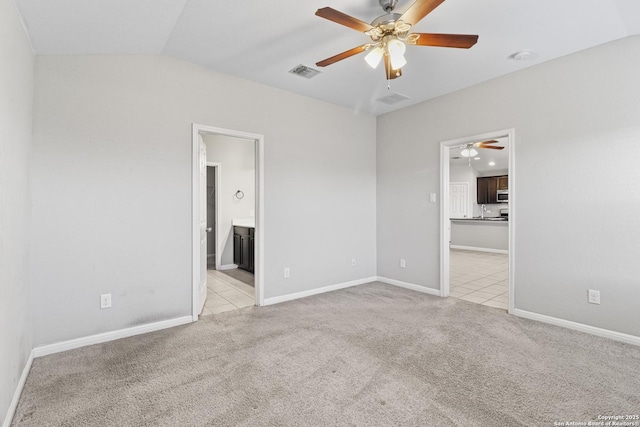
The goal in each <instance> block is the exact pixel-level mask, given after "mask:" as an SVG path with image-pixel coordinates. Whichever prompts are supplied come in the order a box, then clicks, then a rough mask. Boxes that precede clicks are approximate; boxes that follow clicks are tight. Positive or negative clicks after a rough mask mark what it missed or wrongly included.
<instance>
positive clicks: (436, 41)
mask: <svg viewBox="0 0 640 427" xmlns="http://www.w3.org/2000/svg"><path fill="white" fill-rule="evenodd" d="M412 35H418V36H420V37H418V39H417V40H416V41H415V43H413V44H415V45H417V46H439V47H457V48H461V49H469V48H470V47H471V46H473V45H474V44H476V42H477V41H478V36H476V35H471V34H433V33H413V34H412Z"/></svg>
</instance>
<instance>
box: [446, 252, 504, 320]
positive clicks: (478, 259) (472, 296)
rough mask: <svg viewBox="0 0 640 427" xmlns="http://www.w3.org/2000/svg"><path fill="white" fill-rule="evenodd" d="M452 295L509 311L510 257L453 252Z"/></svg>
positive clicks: (450, 288)
mask: <svg viewBox="0 0 640 427" xmlns="http://www.w3.org/2000/svg"><path fill="white" fill-rule="evenodd" d="M450 255H451V256H450V262H451V270H450V275H449V295H450V296H452V297H453V298H458V299H461V300H464V301H470V302H475V303H477V304H482V305H487V306H489V307H495V308H502V309H505V310H508V309H509V255H507V254H495V253H490V252H478V251H465V250H460V249H451V252H450Z"/></svg>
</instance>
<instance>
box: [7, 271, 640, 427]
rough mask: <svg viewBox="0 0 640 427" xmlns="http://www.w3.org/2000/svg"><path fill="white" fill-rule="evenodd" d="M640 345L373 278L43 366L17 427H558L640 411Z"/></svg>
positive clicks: (37, 367) (39, 362) (35, 370)
mask: <svg viewBox="0 0 640 427" xmlns="http://www.w3.org/2000/svg"><path fill="white" fill-rule="evenodd" d="M639 378H640V348H638V347H635V346H632V345H627V344H623V343H619V342H615V341H611V340H607V339H604V338H598V337H594V336H590V335H586V334H583V333H579V332H575V331H570V330H567V329H563V328H559V327H555V326H551V325H546V324H542V323H538V322H534V321H529V320H525V319H519V318H516V317H513V316H509V315H507V314H506V313H505V311H504V310H499V309H494V308H490V307H485V306H480V305H476V304H472V303H468V302H465V301H460V300H455V299H452V298H448V299H441V298H438V297H433V296H429V295H425V294H420V293H416V292H413V291H409V290H405V289H401V288H396V287H393V286H389V285H385V284H381V283H372V284H367V285H361V286H358V287H354V288H349V289H345V290H341V291H336V292H330V293H326V294H322V295H317V296H313V297H309V298H304V299H300V300H296V301H291V302H287V303H282V304H277V305H273V306H268V307H250V308H246V309H242V310H238V311H233V312H228V313H223V314H219V315H214V316H209V317H206V318H204V319H203V320H201V321H199V322H197V323H195V324H190V325H185V326H180V327H176V328H172V329H168V330H164V331H159V332H154V333H150V334H145V335H141V336H136V337H131V338H126V339H122V340H118V341H114V342H110V343H105V344H99V345H94V346H91V347H85V348H81V349H77V350H72V351H68V352H64V353H59V354H55V355H51V356H47V357H42V358H38V359H36V360H35V361H34V362H33V367H32V369H31V373H30V374H29V377H28V379H27V383H26V386H25V389H24V391H23V394H22V397H21V398H20V403H19V406H18V409H17V412H16V415H15V418H14V424H13V425H15V426H205V425H206V426H236V425H238V426H451V425H456V426H491V427H494V426H519V425H526V426H553V425H554V424H553V423H554V422H556V421H557V422H567V421H578V422H579V421H584V422H587V421H588V420H596V419H597V417H598V415H617V414H638V413H639V412H640V388H639V385H640V382H639Z"/></svg>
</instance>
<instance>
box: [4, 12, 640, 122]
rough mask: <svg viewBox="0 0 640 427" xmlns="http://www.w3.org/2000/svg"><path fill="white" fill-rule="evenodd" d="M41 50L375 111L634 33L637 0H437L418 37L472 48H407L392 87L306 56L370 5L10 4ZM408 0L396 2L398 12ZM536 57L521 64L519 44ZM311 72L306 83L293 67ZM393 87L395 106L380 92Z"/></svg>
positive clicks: (347, 35)
mask: <svg viewBox="0 0 640 427" xmlns="http://www.w3.org/2000/svg"><path fill="white" fill-rule="evenodd" d="M15 2H16V4H17V6H18V9H19V11H20V13H21V15H22V19H23V21H24V24H25V28H26V29H27V32H28V34H29V37H30V40H31V44H32V46H33V49H34V52H35V53H36V54H38V55H56V54H164V55H168V56H171V57H175V58H179V59H182V60H185V61H189V62H192V63H196V64H199V65H202V66H204V67H208V68H210V69H212V70H215V71H218V72H221V73H226V74H232V75H236V76H239V77H242V78H245V79H248V80H253V81H256V82H260V83H264V84H266V85H269V86H273V87H277V88H280V89H284V90H287V91H291V92H295V93H298V94H301V95H305V96H309V97H312V98H316V99H319V100H323V101H326V102H330V103H333V104H337V105H342V106H344V107H347V108H351V109H353V110H355V111H359V112H366V113H371V114H376V115H377V114H382V113H386V112H389V111H393V110H396V109H399V108H402V107H406V106H408V105H412V104H415V103H418V102H422V101H425V100H428V99H431V98H434V97H437V96H440V95H444V94H447V93H450V92H453V91H456V90H460V89H463V88H465V87H469V86H472V85H475V84H478V83H480V82H483V81H487V80H489V79H493V78H495V77H498V76H501V75H505V74H508V73H512V72H514V71H518V70H520V69H522V68H525V67H529V66H532V65H535V64H538V63H540V62H544V61H548V60H551V59H554V58H558V57H560V56H564V55H567V54H570V53H573V52H576V51H580V50H583V49H587V48H589V47H593V46H596V45H599V44H603V43H606V42H609V41H612V40H616V39H619V38H623V37H626V36H629V35H634V34H639V33H640V1H638V0H562V1H558V0H536V1H524V0H483V1H478V0H446V1H445V2H444V3H442V4H441V5H440V6H438V7H437V8H436V9H435V10H434V11H433V12H432V13H431V14H429V15H428V16H427V17H426V18H424V19H423V20H422V21H420V22H419V23H418V24H417V25H415V26H414V27H413V28H412V31H415V32H430V33H460V34H478V35H479V36H480V37H479V40H478V43H477V44H476V45H475V46H473V47H472V48H471V49H468V50H466V49H450V48H439V47H423V46H407V52H406V55H405V56H406V58H407V61H408V64H407V65H406V66H405V67H404V68H403V76H402V77H400V78H398V79H395V80H392V81H391V82H390V89H389V88H388V87H387V81H386V79H385V75H384V71H383V70H384V67H379V68H378V69H375V70H374V69H371V68H370V67H369V66H368V65H367V64H366V62H365V61H364V54H360V55H356V56H354V57H351V58H348V59H345V60H343V61H340V62H338V63H336V64H333V65H330V66H328V67H325V68H318V67H316V66H315V63H316V62H318V61H320V60H323V59H325V58H327V57H330V56H333V55H335V54H337V53H340V52H343V51H345V50H348V49H351V48H354V47H356V46H359V45H362V44H364V43H367V42H369V41H370V39H369V38H368V37H367V36H366V35H364V34H363V33H359V32H358V31H355V30H352V29H350V28H347V27H344V26H342V25H339V24H336V23H334V22H331V21H328V20H326V19H322V18H319V17H317V16H315V15H314V13H315V11H316V10H317V9H319V8H322V7H326V6H329V7H332V8H334V9H337V10H339V11H341V12H344V13H346V14H348V15H351V16H353V17H355V18H358V19H360V20H362V21H365V22H371V21H372V20H373V19H375V18H376V17H378V16H380V15H382V14H383V11H382V8H381V7H380V5H379V3H378V0H349V1H347V0H305V1H300V0H280V1H277V2H274V1H264V0H234V1H230V2H222V1H218V0H15ZM412 3H413V0H399V2H398V5H397V7H396V10H395V12H397V13H402V12H404V11H405V10H406V9H407V8H408V7H409V6H410V5H411V4H412ZM522 50H531V51H533V52H535V53H536V54H537V55H536V58H535V59H533V60H526V61H518V60H515V59H513V58H512V55H513V54H514V53H516V52H518V51H522ZM300 64H303V65H306V66H310V67H313V68H318V69H320V70H321V71H322V73H321V74H319V75H317V76H315V77H313V78H311V79H306V78H303V77H300V76H297V75H295V74H292V73H289V70H291V69H293V68H294V67H296V66H297V65H300ZM393 94H400V95H404V96H406V97H408V99H404V100H402V101H400V102H397V103H395V104H387V103H384V102H380V101H378V99H380V98H383V97H387V96H388V95H393Z"/></svg>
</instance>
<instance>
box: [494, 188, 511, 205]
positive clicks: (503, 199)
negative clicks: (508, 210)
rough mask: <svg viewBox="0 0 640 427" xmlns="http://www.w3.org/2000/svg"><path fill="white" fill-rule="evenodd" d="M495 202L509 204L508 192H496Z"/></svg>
mask: <svg viewBox="0 0 640 427" xmlns="http://www.w3.org/2000/svg"><path fill="white" fill-rule="evenodd" d="M496 201H497V202H498V203H509V190H498V192H497V193H496Z"/></svg>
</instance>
